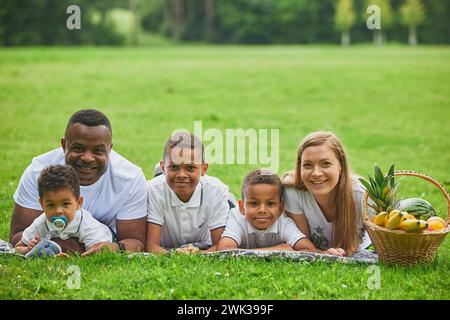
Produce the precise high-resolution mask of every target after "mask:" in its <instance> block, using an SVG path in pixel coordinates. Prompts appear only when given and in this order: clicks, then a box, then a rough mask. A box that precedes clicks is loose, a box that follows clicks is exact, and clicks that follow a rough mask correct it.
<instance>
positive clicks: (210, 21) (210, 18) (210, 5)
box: [205, 0, 214, 41]
mask: <svg viewBox="0 0 450 320" xmlns="http://www.w3.org/2000/svg"><path fill="white" fill-rule="evenodd" d="M205 12H206V24H207V39H208V40H209V41H212V40H213V39H214V0H205Z"/></svg>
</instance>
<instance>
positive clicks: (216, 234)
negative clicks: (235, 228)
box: [200, 227, 225, 252]
mask: <svg viewBox="0 0 450 320" xmlns="http://www.w3.org/2000/svg"><path fill="white" fill-rule="evenodd" d="M224 230H225V227H221V228H216V229H214V230H211V241H212V246H211V247H210V248H208V249H206V250H200V252H214V251H217V250H218V249H217V245H218V243H219V241H220V237H221V236H222V233H223V231H224Z"/></svg>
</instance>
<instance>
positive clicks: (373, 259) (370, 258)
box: [128, 249, 378, 264]
mask: <svg viewBox="0 0 450 320" xmlns="http://www.w3.org/2000/svg"><path fill="white" fill-rule="evenodd" d="M168 254H173V252H171V251H169V253H168ZM153 255H154V254H152V253H148V252H136V253H131V254H129V255H128V256H129V257H130V258H132V257H136V256H141V257H148V256H153ZM201 255H202V256H216V257H223V258H229V257H249V258H254V259H262V260H267V259H280V258H281V259H286V260H291V261H308V262H313V261H324V262H342V263H363V264H376V263H378V255H377V254H376V253H374V252H372V251H369V250H365V249H363V250H359V251H357V252H355V253H354V254H353V255H352V256H350V257H338V256H333V255H328V254H322V253H313V252H305V251H278V250H273V251H272V250H245V249H234V250H226V251H215V252H206V253H202V254H201Z"/></svg>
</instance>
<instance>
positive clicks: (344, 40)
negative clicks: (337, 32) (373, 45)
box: [341, 30, 350, 46]
mask: <svg viewBox="0 0 450 320" xmlns="http://www.w3.org/2000/svg"><path fill="white" fill-rule="evenodd" d="M341 45H343V46H348V45H350V30H345V31H342V33H341Z"/></svg>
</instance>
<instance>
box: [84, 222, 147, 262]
mask: <svg viewBox="0 0 450 320" xmlns="http://www.w3.org/2000/svg"><path fill="white" fill-rule="evenodd" d="M146 220H147V217H142V218H138V219H131V220H118V219H116V229H117V242H121V243H122V244H123V246H124V248H125V250H126V251H128V252H138V251H142V250H144V243H145V231H146V230H145V225H146ZM106 247H107V248H109V250H111V251H114V252H117V251H119V250H120V247H119V244H117V243H114V242H99V243H96V244H94V245H93V246H92V247H90V248H89V250H87V251H86V252H84V253H83V254H82V256H83V257H85V256H89V255H92V254H95V253H100V252H101V251H103V248H106Z"/></svg>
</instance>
